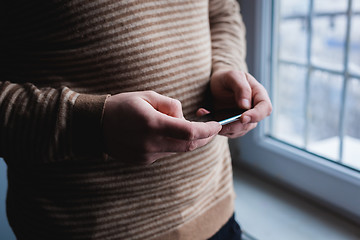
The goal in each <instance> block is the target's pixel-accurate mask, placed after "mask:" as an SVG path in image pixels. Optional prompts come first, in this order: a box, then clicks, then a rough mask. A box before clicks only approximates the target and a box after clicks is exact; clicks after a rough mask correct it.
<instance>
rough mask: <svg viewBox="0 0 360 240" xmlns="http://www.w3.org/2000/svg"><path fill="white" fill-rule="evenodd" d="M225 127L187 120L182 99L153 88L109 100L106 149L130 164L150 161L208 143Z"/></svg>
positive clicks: (105, 121)
mask: <svg viewBox="0 0 360 240" xmlns="http://www.w3.org/2000/svg"><path fill="white" fill-rule="evenodd" d="M220 130H221V125H220V124H219V123H217V122H206V123H203V122H190V121H187V120H185V118H184V116H183V112H182V107H181V103H180V101H178V100H176V99H172V98H169V97H166V96H163V95H160V94H158V93H156V92H153V91H144V92H129V93H120V94H117V95H113V96H111V97H109V98H108V99H107V100H106V103H105V110H104V116H103V141H104V147H105V151H106V153H107V154H108V155H109V156H110V157H112V158H115V159H118V160H124V161H128V162H129V163H130V164H150V163H153V162H154V161H156V160H157V159H159V158H162V157H165V156H168V155H171V154H173V153H177V152H187V151H192V150H195V149H197V148H199V147H202V146H204V145H205V144H207V143H208V142H209V141H211V139H212V138H213V137H214V136H215V135H217V133H218V132H219V131H220Z"/></svg>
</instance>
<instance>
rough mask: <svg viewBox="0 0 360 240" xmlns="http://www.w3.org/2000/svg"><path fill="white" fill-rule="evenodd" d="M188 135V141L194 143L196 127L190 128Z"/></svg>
mask: <svg viewBox="0 0 360 240" xmlns="http://www.w3.org/2000/svg"><path fill="white" fill-rule="evenodd" d="M185 133H186V136H185V138H186V140H189V141H193V140H194V139H195V136H196V134H195V128H194V127H188V128H187V129H186V131H185Z"/></svg>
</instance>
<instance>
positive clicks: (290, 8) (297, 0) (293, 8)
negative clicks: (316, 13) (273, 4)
mask: <svg viewBox="0 0 360 240" xmlns="http://www.w3.org/2000/svg"><path fill="white" fill-rule="evenodd" d="M308 12H309V0H292V1H289V0H281V1H280V15H281V16H282V17H284V16H298V15H307V14H308Z"/></svg>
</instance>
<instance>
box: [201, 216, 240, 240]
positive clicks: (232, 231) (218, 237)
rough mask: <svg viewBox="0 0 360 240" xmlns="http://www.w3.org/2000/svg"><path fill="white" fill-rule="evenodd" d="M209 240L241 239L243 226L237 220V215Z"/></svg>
mask: <svg viewBox="0 0 360 240" xmlns="http://www.w3.org/2000/svg"><path fill="white" fill-rule="evenodd" d="M208 240H241V228H240V226H239V224H238V223H237V222H236V220H235V215H232V217H231V218H230V219H229V221H227V223H225V225H224V226H222V228H221V229H220V230H219V231H218V232H217V233H215V234H214V235H213V236H212V237H211V238H209V239H208Z"/></svg>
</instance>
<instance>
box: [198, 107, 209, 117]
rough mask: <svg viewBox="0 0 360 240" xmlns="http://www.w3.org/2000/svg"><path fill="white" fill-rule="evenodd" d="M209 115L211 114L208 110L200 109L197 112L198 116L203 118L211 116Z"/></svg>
mask: <svg viewBox="0 0 360 240" xmlns="http://www.w3.org/2000/svg"><path fill="white" fill-rule="evenodd" d="M209 113H210V111H208V110H206V109H205V108H199V109H198V110H197V111H196V116H197V117H201V116H204V115H206V114H209Z"/></svg>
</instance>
